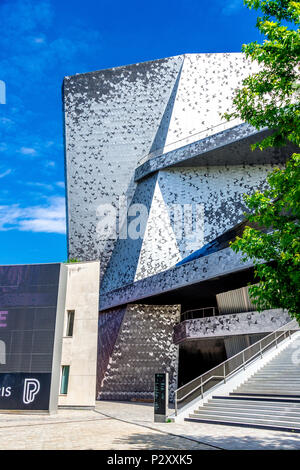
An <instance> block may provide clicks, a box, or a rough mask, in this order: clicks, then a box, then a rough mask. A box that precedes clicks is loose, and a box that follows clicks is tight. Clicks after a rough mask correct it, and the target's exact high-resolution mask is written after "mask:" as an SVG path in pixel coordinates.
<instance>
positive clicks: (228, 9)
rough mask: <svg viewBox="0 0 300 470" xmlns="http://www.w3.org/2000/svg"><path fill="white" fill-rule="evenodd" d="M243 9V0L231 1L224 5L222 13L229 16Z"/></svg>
mask: <svg viewBox="0 0 300 470" xmlns="http://www.w3.org/2000/svg"><path fill="white" fill-rule="evenodd" d="M242 7H244V4H243V0H229V1H227V2H224V3H223V8H222V13H223V15H227V16H229V15H232V14H233V13H235V12H236V11H238V10H239V9H240V8H242Z"/></svg>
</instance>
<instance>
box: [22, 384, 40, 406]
mask: <svg viewBox="0 0 300 470" xmlns="http://www.w3.org/2000/svg"><path fill="white" fill-rule="evenodd" d="M39 391H40V382H39V381H38V380H37V379H25V382H24V392H23V402H24V403H25V405H28V404H29V403H32V402H33V401H34V399H35V396H36V395H37V394H38V393H39Z"/></svg>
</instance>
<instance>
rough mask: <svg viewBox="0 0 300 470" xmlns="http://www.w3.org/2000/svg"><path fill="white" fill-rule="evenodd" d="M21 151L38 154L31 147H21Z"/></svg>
mask: <svg viewBox="0 0 300 470" xmlns="http://www.w3.org/2000/svg"><path fill="white" fill-rule="evenodd" d="M19 152H20V153H22V154H23V155H35V154H36V150H35V149H34V148H31V147H21V148H20V150H19Z"/></svg>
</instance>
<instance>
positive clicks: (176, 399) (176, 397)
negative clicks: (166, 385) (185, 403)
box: [175, 390, 177, 416]
mask: <svg viewBox="0 0 300 470" xmlns="http://www.w3.org/2000/svg"><path fill="white" fill-rule="evenodd" d="M175 416H177V390H175Z"/></svg>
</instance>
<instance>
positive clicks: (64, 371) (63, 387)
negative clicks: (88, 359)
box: [60, 366, 70, 395]
mask: <svg viewBox="0 0 300 470" xmlns="http://www.w3.org/2000/svg"><path fill="white" fill-rule="evenodd" d="M69 372H70V366H62V368H61V383H60V394H61V395H66V394H67V393H68V384H69Z"/></svg>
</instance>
